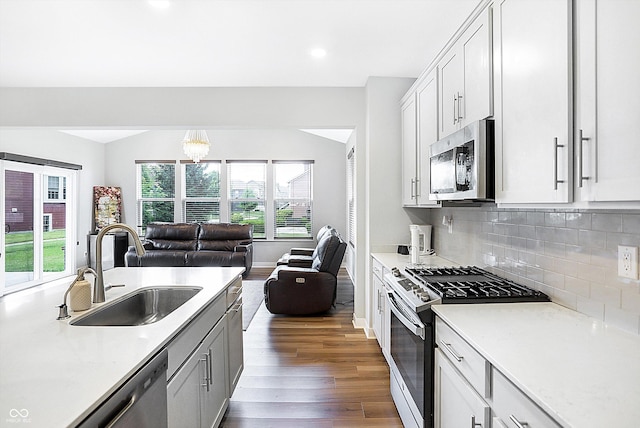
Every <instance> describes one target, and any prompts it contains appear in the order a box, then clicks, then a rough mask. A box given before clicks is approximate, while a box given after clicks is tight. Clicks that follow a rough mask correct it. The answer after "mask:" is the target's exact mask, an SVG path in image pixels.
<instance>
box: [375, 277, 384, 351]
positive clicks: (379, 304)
mask: <svg viewBox="0 0 640 428" xmlns="http://www.w3.org/2000/svg"><path fill="white" fill-rule="evenodd" d="M383 292H384V284H383V283H382V281H381V280H380V278H378V277H377V276H376V275H373V293H374V302H373V304H374V308H373V332H374V333H375V335H376V339H378V344H380V347H381V348H384V336H383V319H382V316H383V314H384V303H385V302H384V294H383Z"/></svg>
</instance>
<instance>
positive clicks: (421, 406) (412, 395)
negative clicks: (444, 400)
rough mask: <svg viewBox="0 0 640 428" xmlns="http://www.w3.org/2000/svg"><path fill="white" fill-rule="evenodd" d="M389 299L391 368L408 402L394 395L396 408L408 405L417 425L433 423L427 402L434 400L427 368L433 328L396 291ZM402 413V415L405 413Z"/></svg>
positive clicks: (388, 294) (388, 296)
mask: <svg viewBox="0 0 640 428" xmlns="http://www.w3.org/2000/svg"><path fill="white" fill-rule="evenodd" d="M387 301H388V303H389V307H390V309H391V323H390V324H391V326H390V327H391V334H390V339H391V344H390V354H391V359H392V364H391V370H392V372H393V374H394V375H395V376H396V377H397V378H398V379H399V380H401V381H402V383H401V384H400V388H399V390H400V391H402V396H403V397H404V398H405V399H406V404H405V403H398V402H397V400H398V399H400V397H397V396H394V401H396V407H398V410H399V412H400V410H401V407H403V406H405V405H407V406H408V407H409V409H410V410H411V414H412V416H413V419H414V420H415V422H416V423H417V426H419V427H424V426H430V425H429V424H430V421H431V413H432V412H431V410H432V405H431V404H428V403H427V401H428V400H429V403H430V400H431V380H430V379H432V377H433V376H432V373H431V372H427V371H426V370H427V369H426V368H427V367H431V365H430V362H429V360H430V358H431V357H430V355H431V351H430V350H429V348H428V346H429V345H428V343H429V342H430V341H431V338H432V337H433V336H432V335H433V327H432V325H431V324H429V323H424V322H423V321H422V320H421V319H420V318H419V317H418V315H417V314H416V313H415V312H413V311H411V309H409V308H408V307H407V306H406V305H405V304H404V303H403V302H402V300H401V299H400V297H399V296H398V295H397V294H396V293H395V292H393V291H389V292H388V293H387ZM428 311H429V312H431V310H428ZM429 370H430V369H429ZM393 392H394V391H393V386H392V393H393ZM400 413H401V416H402V412H400ZM403 422H404V424H405V426H411V425H413V424H409V423H407V422H406V421H405V420H404V418H403Z"/></svg>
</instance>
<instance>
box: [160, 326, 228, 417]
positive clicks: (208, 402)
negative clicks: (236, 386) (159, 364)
mask: <svg viewBox="0 0 640 428" xmlns="http://www.w3.org/2000/svg"><path fill="white" fill-rule="evenodd" d="M226 325H227V321H226V317H223V318H222V319H221V320H220V321H219V322H218V324H216V326H215V327H214V328H213V329H212V330H211V332H209V334H208V335H207V336H206V337H205V339H204V340H203V341H202V343H201V345H200V346H199V347H198V348H197V349H196V350H195V351H194V352H193V354H191V356H190V357H189V358H188V359H187V361H186V362H185V363H184V365H183V366H182V367H181V368H180V369H179V370H178V371H177V372H176V374H175V375H174V377H173V378H172V379H171V380H170V381H169V384H168V385H167V414H168V418H169V426H170V427H187V426H188V427H194V428H195V427H201V428H204V427H215V426H217V425H218V424H219V423H220V421H221V420H222V417H223V416H224V412H225V411H226V409H227V406H228V399H229V398H228V393H227V389H228V384H227V356H226V349H225V329H226Z"/></svg>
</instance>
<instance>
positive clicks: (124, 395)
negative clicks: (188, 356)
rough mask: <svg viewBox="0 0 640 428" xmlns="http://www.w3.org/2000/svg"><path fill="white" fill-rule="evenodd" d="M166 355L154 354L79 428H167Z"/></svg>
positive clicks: (161, 353)
mask: <svg viewBox="0 0 640 428" xmlns="http://www.w3.org/2000/svg"><path fill="white" fill-rule="evenodd" d="M167 355H168V353H167V350H166V349H164V350H162V351H161V352H159V353H158V354H156V355H155V356H154V357H153V358H152V359H151V360H149V362H148V363H147V364H145V365H144V366H143V367H142V368H141V369H140V370H138V371H137V372H136V373H135V374H134V375H133V376H132V377H131V378H130V379H129V380H127V382H126V383H125V384H124V385H123V386H122V387H121V388H120V389H118V390H117V391H116V392H115V393H113V395H111V396H110V397H109V398H108V399H107V400H106V401H105V402H104V403H102V404H101V405H100V407H98V409H96V410H95V411H94V412H93V413H92V414H91V415H89V417H87V419H85V420H84V421H82V423H80V425H78V427H83V428H88V427H100V428H167V362H168V357H167Z"/></svg>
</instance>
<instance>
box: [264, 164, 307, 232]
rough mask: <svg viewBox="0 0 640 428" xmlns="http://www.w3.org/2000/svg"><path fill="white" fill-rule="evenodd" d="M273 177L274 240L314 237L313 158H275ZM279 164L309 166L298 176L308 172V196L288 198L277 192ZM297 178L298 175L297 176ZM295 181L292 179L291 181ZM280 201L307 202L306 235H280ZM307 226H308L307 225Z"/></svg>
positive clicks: (272, 221) (272, 220)
mask: <svg viewBox="0 0 640 428" xmlns="http://www.w3.org/2000/svg"><path fill="white" fill-rule="evenodd" d="M272 165H273V168H272V177H273V180H272V181H273V218H272V219H271V223H272V228H273V239H274V240H283V239H285V240H289V239H313V166H314V161H312V160H274V161H272ZM278 165H306V166H308V169H305V171H304V172H303V173H302V174H300V175H299V176H298V177H300V176H302V175H303V174H308V197H287V198H281V197H279V195H278V192H277V186H278V183H277V182H276V179H277V171H276V170H277V168H278ZM295 178H297V177H295ZM291 181H293V179H292V180H290V182H291ZM278 201H283V202H285V201H286V202H289V203H291V202H292V201H297V202H302V203H303V204H305V203H306V206H307V207H308V209H307V211H308V217H307V222H308V225H309V226H308V227H307V232H306V234H305V235H302V236H278V228H279V226H278V206H279V205H280V204H279V203H278ZM305 227H306V226H305Z"/></svg>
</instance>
